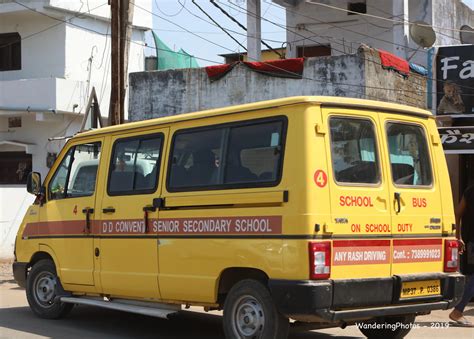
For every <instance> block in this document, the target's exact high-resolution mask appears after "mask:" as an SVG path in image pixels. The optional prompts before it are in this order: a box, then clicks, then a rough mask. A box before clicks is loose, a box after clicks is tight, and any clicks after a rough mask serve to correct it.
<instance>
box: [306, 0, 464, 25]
mask: <svg viewBox="0 0 474 339" xmlns="http://www.w3.org/2000/svg"><path fill="white" fill-rule="evenodd" d="M306 3H308V4H311V5H317V6H322V7H327V8H331V9H334V10H337V11H341V12H346V13H352V14H357V15H362V16H366V17H370V18H374V19H379V20H384V21H390V22H393V23H396V24H402V25H406V24H410V25H411V24H414V23H413V22H411V21H408V20H395V19H390V18H385V17H382V16H378V15H374V14H369V13H360V12H355V11H351V10H349V9H345V8H341V7H337V6H332V5H329V4H323V3H321V2H313V1H307V2H306ZM418 26H421V27H432V28H433V29H435V28H436V29H442V30H447V31H453V32H465V33H472V32H471V31H467V30H464V29H457V28H449V27H441V26H432V25H429V24H418Z"/></svg>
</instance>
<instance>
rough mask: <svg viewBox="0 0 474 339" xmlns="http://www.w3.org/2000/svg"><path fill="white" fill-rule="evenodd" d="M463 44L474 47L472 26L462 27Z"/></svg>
mask: <svg viewBox="0 0 474 339" xmlns="http://www.w3.org/2000/svg"><path fill="white" fill-rule="evenodd" d="M459 35H460V38H461V43H462V44H468V45H474V29H473V28H472V27H471V26H468V25H463V26H461V33H459Z"/></svg>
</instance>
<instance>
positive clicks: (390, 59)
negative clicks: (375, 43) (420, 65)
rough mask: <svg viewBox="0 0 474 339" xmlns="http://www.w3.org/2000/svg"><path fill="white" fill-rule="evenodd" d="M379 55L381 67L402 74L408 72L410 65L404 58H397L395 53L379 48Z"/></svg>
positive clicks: (406, 74)
mask: <svg viewBox="0 0 474 339" xmlns="http://www.w3.org/2000/svg"><path fill="white" fill-rule="evenodd" d="M379 55H380V61H381V62H382V67H383V68H387V69H392V70H394V71H397V72H398V73H400V74H402V75H404V76H408V74H410V65H409V64H408V61H406V60H405V59H402V58H399V57H397V56H396V55H393V54H392V53H389V52H386V51H384V50H381V49H379Z"/></svg>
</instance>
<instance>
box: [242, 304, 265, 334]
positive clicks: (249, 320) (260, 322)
mask: <svg viewBox="0 0 474 339" xmlns="http://www.w3.org/2000/svg"><path fill="white" fill-rule="evenodd" d="M234 324H235V330H236V332H237V333H238V334H239V336H240V337H241V338H260V336H261V334H262V332H263V326H264V324H265V317H264V313H263V308H262V305H261V304H260V303H259V302H258V300H256V299H255V298H254V297H251V296H244V297H242V298H241V299H240V300H239V301H238V303H237V304H236V307H235V308H234Z"/></svg>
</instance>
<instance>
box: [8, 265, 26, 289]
mask: <svg viewBox="0 0 474 339" xmlns="http://www.w3.org/2000/svg"><path fill="white" fill-rule="evenodd" d="M12 269H13V278H14V279H15V281H16V283H17V284H18V285H19V286H20V287H23V288H25V287H26V270H27V269H28V263H26V262H16V261H15V262H14V263H13V265H12Z"/></svg>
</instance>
